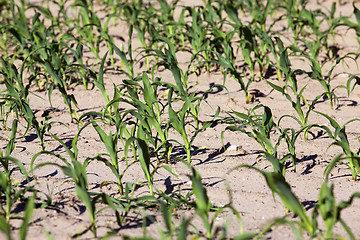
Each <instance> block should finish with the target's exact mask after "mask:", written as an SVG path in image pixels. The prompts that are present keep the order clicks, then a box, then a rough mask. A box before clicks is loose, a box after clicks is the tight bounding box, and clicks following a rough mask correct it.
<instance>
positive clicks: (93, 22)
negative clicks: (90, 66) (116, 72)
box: [73, 1, 106, 62]
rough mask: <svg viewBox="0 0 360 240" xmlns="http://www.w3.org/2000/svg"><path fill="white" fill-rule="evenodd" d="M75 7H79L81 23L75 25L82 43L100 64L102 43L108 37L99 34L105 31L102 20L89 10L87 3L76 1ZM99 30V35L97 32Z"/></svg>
mask: <svg viewBox="0 0 360 240" xmlns="http://www.w3.org/2000/svg"><path fill="white" fill-rule="evenodd" d="M73 6H74V7H79V20H78V21H79V22H78V24H75V28H76V31H77V33H78V34H79V35H80V42H82V44H84V45H85V46H87V47H88V48H89V49H90V51H91V52H92V53H93V54H94V55H95V58H96V60H97V61H98V62H100V57H99V53H100V43H101V41H102V40H103V39H102V37H103V36H106V33H105V32H103V34H102V35H101V34H99V32H101V31H104V29H103V28H102V26H101V20H100V18H99V17H98V16H97V15H96V13H95V12H93V11H92V10H91V9H89V7H88V5H87V4H86V2H85V1H75V3H74V5H73ZM80 23H81V24H80ZM95 29H96V30H97V32H98V33H97V34H95V33H96V31H94V30H95Z"/></svg>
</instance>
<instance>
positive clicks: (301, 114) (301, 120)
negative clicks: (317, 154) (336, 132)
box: [267, 73, 323, 139]
mask: <svg viewBox="0 0 360 240" xmlns="http://www.w3.org/2000/svg"><path fill="white" fill-rule="evenodd" d="M291 75H292V78H294V79H296V76H295V74H294V73H292V74H291ZM293 82H294V83H296V81H293ZM267 83H268V84H269V85H270V86H271V87H272V88H273V89H274V90H276V91H278V92H281V93H282V94H283V95H285V97H286V99H287V100H288V101H289V102H290V103H291V106H292V108H293V109H294V110H295V111H296V113H297V116H294V115H290V114H285V115H283V116H281V117H280V118H279V121H278V125H280V122H281V121H282V120H283V119H284V118H292V119H294V120H295V121H296V122H297V123H298V124H299V125H300V127H301V128H302V129H303V130H304V136H305V139H308V131H309V123H308V122H309V116H310V113H311V112H312V110H313V108H314V106H315V104H316V103H317V102H318V100H319V99H320V98H321V97H322V96H323V94H321V95H319V96H317V97H315V99H313V100H312V101H311V104H310V105H309V104H308V102H307V100H306V99H305V97H304V95H303V92H304V90H305V88H306V87H307V85H305V86H304V87H302V88H301V89H300V91H299V92H297V91H295V90H293V91H294V95H295V96H294V97H292V96H291V95H290V94H288V93H287V92H286V86H284V87H280V86H277V85H275V84H273V83H271V82H270V81H267ZM293 86H294V85H293ZM296 86H297V85H296ZM294 98H295V99H294ZM302 102H303V103H304V104H305V106H306V109H305V110H304V109H303V107H302Z"/></svg>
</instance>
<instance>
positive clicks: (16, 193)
mask: <svg viewBox="0 0 360 240" xmlns="http://www.w3.org/2000/svg"><path fill="white" fill-rule="evenodd" d="M17 126H18V120H17V119H14V120H13V124H12V129H11V136H10V138H9V142H8V144H7V146H6V148H5V153H3V152H0V163H1V167H2V171H0V199H1V201H2V202H3V204H2V205H1V206H0V231H2V232H4V233H5V234H6V236H7V237H8V239H12V238H11V231H10V220H11V218H12V217H13V215H14V213H12V210H13V208H14V206H15V205H16V204H17V203H18V201H19V200H20V201H24V200H26V199H27V201H28V203H27V207H26V210H25V214H24V217H23V223H22V226H21V228H20V232H19V234H20V239H25V236H26V231H27V228H28V226H29V221H30V218H31V215H32V209H33V207H34V204H33V202H34V196H35V195H36V191H35V190H34V189H33V188H32V187H28V186H25V187H24V186H22V187H20V186H19V185H20V181H18V180H17V179H14V178H13V177H12V175H13V173H14V171H17V170H20V171H21V173H22V174H23V176H24V177H25V178H26V180H27V182H29V174H28V172H27V170H26V169H25V166H24V164H23V163H22V162H21V161H19V160H18V159H16V158H13V157H11V156H10V155H11V153H12V152H13V150H14V149H15V139H16V132H17ZM29 192H33V197H27V196H25V194H28V193H29Z"/></svg>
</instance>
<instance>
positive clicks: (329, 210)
mask: <svg viewBox="0 0 360 240" xmlns="http://www.w3.org/2000/svg"><path fill="white" fill-rule="evenodd" d="M341 161H342V154H340V155H338V156H336V157H335V158H334V159H333V160H332V161H331V162H330V163H329V165H328V167H327V169H326V172H325V181H324V183H323V184H322V185H321V188H320V193H319V201H318V204H317V205H315V209H314V213H313V221H315V220H316V217H317V215H318V214H319V212H320V215H321V217H322V219H323V220H324V222H325V227H326V230H325V232H321V233H320V234H321V235H322V236H323V237H324V238H325V239H334V238H338V239H342V237H340V236H337V235H334V233H333V232H334V227H335V224H337V223H340V225H341V226H342V227H343V228H344V230H345V231H346V233H347V234H348V237H349V239H356V238H355V236H354V234H353V233H352V231H351V230H350V228H349V227H348V225H347V224H346V223H345V221H344V220H343V219H342V218H341V212H342V211H343V210H344V209H346V208H348V207H350V206H351V204H352V202H353V200H354V199H355V198H360V192H355V193H353V194H352V195H351V196H350V198H349V200H348V201H341V202H340V203H338V204H337V203H336V199H335V195H334V184H330V186H329V185H328V181H329V174H330V172H331V170H332V169H333V167H334V166H335V165H336V163H337V162H341Z"/></svg>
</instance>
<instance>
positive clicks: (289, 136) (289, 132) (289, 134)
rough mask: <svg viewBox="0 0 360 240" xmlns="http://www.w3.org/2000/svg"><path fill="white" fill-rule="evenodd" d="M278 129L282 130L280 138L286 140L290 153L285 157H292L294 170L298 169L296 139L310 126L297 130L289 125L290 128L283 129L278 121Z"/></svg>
mask: <svg viewBox="0 0 360 240" xmlns="http://www.w3.org/2000/svg"><path fill="white" fill-rule="evenodd" d="M279 121H280V120H279ZM278 126H279V127H278V130H279V132H280V134H281V135H280V136H279V140H284V141H285V143H286V145H287V148H288V151H289V153H288V154H286V155H285V156H284V157H283V159H286V158H287V157H290V159H291V161H292V164H293V166H294V171H296V140H297V139H298V137H299V136H300V134H301V133H302V132H304V131H305V134H306V131H307V129H308V128H309V127H308V126H306V127H303V128H301V129H300V130H298V131H295V129H293V128H291V127H289V128H285V129H282V128H281V127H280V124H279V123H278Z"/></svg>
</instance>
